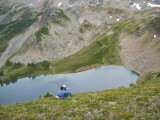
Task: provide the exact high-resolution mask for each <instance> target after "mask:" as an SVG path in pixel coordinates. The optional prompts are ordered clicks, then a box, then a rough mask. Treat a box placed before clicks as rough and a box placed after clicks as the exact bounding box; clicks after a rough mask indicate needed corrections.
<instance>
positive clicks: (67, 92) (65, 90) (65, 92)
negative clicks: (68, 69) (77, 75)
mask: <svg viewBox="0 0 160 120" xmlns="http://www.w3.org/2000/svg"><path fill="white" fill-rule="evenodd" d="M71 96H72V94H71V92H70V90H69V88H67V86H66V85H62V86H60V91H59V92H58V94H57V96H56V97H57V98H59V99H64V98H68V97H71Z"/></svg>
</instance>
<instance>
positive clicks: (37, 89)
mask: <svg viewBox="0 0 160 120" xmlns="http://www.w3.org/2000/svg"><path fill="white" fill-rule="evenodd" d="M138 78H139V75H138V74H137V73H136V72H134V71H132V70H129V69H127V68H125V67H122V66H101V67H97V68H93V69H89V70H86V71H82V72H78V73H69V74H58V75H40V76H33V77H27V78H22V79H18V80H17V82H15V83H10V84H7V85H6V84H4V85H3V86H1V87H0V104H12V103H20V102H25V101H31V100H35V99H38V98H39V96H43V95H44V94H46V93H47V92H50V93H51V94H53V95H55V96H56V94H57V92H58V91H59V87H60V86H61V85H66V86H67V87H68V88H70V91H71V93H72V94H75V93H82V92H91V91H101V90H105V89H112V88H118V87H122V86H123V87H129V85H130V84H131V83H133V84H136V80H137V79H138ZM73 96H74V95H73Z"/></svg>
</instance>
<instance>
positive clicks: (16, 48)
mask: <svg viewBox="0 0 160 120" xmlns="http://www.w3.org/2000/svg"><path fill="white" fill-rule="evenodd" d="M19 2H20V3H19ZM22 3H23V4H22ZM0 5H1V13H0V26H1V31H0V33H1V36H0V39H2V40H1V43H2V44H0V49H1V51H0V66H1V67H2V66H3V65H4V64H5V62H6V61H7V60H9V61H11V62H14V63H18V62H20V63H23V64H27V63H38V62H41V61H44V60H46V61H55V60H62V59H63V58H66V57H68V56H70V55H73V54H75V53H77V52H78V51H80V50H81V49H82V48H84V47H86V46H88V45H90V44H92V43H93V41H95V40H96V38H97V37H99V36H100V35H101V34H104V33H105V34H106V35H111V34H113V33H114V32H115V31H114V30H113V26H111V25H110V23H113V24H116V22H117V23H121V21H124V22H126V24H123V25H124V26H125V27H129V28H131V31H129V32H127V33H126V29H128V28H125V29H121V31H118V32H119V33H118V34H119V37H118V39H117V40H118V43H119V44H118V45H117V46H119V47H121V49H119V54H120V56H121V59H122V62H123V64H124V65H125V66H126V67H128V68H130V69H132V70H135V71H137V72H138V73H140V74H145V73H147V72H149V71H159V70H160V67H157V66H159V63H160V62H159V60H160V54H159V52H158V51H159V28H158V29H155V27H153V25H149V24H152V23H153V22H152V21H153V20H155V19H156V18H157V19H159V11H160V9H159V7H160V4H159V1H151V0H143V1H138V0H115V1H110V0H88V1H85V0H54V1H53V0H25V1H23V0H16V1H12V0H8V1H3V0H2V1H1V4H0ZM2 6H3V7H2ZM24 18H25V19H24ZM144 19H146V20H147V21H145V22H146V24H143V22H144ZM127 21H128V26H127ZM132 22H133V25H132V24H131V23H132ZM145 22H144V23H145ZM20 23H21V24H22V26H23V27H22V29H20V30H17V29H18V28H20V27H18V24H20ZM26 24H27V25H26ZM155 24H158V25H159V22H158V21H157V22H155ZM24 25H26V26H24ZM8 26H12V27H8ZM147 26H148V27H147ZM143 27H144V28H143ZM132 28H133V30H132ZM10 29H12V31H14V32H10ZM15 31H17V32H15ZM7 35H8V36H10V37H7ZM153 46H154V47H153ZM106 54H107V53H106ZM103 64H105V63H103ZM81 67H82V66H81Z"/></svg>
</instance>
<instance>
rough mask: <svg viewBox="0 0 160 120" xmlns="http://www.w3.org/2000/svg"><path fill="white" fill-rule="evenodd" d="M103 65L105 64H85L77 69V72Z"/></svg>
mask: <svg viewBox="0 0 160 120" xmlns="http://www.w3.org/2000/svg"><path fill="white" fill-rule="evenodd" d="M102 65H103V64H93V65H87V66H83V67H80V68H78V69H76V70H75V72H80V71H84V70H88V69H91V68H96V67H99V66H102Z"/></svg>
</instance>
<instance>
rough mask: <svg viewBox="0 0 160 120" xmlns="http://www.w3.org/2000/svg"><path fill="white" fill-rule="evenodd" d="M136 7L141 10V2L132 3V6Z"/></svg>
mask: <svg viewBox="0 0 160 120" xmlns="http://www.w3.org/2000/svg"><path fill="white" fill-rule="evenodd" d="M134 6H135V7H136V8H137V9H138V10H141V7H140V6H139V3H134V4H133V5H132V7H134Z"/></svg>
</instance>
